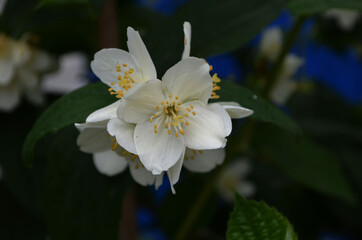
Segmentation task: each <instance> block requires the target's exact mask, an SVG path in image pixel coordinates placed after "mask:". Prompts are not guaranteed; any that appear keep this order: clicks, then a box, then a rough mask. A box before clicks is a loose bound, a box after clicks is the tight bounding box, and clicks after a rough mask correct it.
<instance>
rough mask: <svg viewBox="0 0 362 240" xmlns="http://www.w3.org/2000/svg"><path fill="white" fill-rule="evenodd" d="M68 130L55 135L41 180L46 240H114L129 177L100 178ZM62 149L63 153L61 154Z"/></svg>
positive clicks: (72, 132) (89, 155) (76, 133)
mask: <svg viewBox="0 0 362 240" xmlns="http://www.w3.org/2000/svg"><path fill="white" fill-rule="evenodd" d="M77 136H78V131H77V130H76V129H75V128H74V127H72V126H70V127H68V128H66V129H64V130H62V131H61V132H60V133H58V134H57V135H56V139H55V142H54V144H53V147H52V148H51V151H50V152H49V156H48V161H47V166H46V176H45V220H46V224H47V230H48V232H49V235H50V236H49V237H50V239H54V240H63V239H69V240H93V239H94V240H98V239H102V240H114V239H117V236H118V230H119V222H120V216H121V207H122V201H123V197H124V194H125V192H126V190H127V189H128V186H129V185H130V183H129V181H128V180H129V177H128V176H127V175H126V174H124V173H123V174H120V175H118V176H115V177H112V178H110V177H107V176H104V175H102V174H100V173H98V171H97V170H96V169H95V167H94V165H93V161H92V155H91V154H85V153H82V152H80V151H79V149H78V146H76V137H77ZM65 149H66V150H65Z"/></svg>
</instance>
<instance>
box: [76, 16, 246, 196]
mask: <svg viewBox="0 0 362 240" xmlns="http://www.w3.org/2000/svg"><path fill="white" fill-rule="evenodd" d="M184 31H185V50H184V53H183V58H185V59H184V60H182V61H181V62H179V63H178V64H176V66H174V67H173V68H171V69H170V70H169V71H167V73H166V74H165V76H164V78H163V82H161V81H160V80H157V78H156V70H155V67H154V65H153V63H152V60H151V58H150V56H149V54H148V52H147V49H146V48H145V46H144V44H143V42H142V40H141V38H140V37H139V35H138V33H137V32H135V31H134V30H133V29H132V28H128V32H127V33H128V48H129V51H130V53H127V52H125V51H122V50H119V49H105V50H101V51H100V52H98V53H97V54H96V55H95V60H94V61H93V62H92V64H91V66H92V69H93V71H94V72H95V74H96V75H97V76H98V77H99V78H100V79H101V80H102V81H103V82H105V83H106V84H108V85H109V86H110V87H111V88H110V89H109V91H110V93H111V94H112V95H116V96H117V98H122V100H121V101H117V102H115V103H113V104H111V105H109V106H107V107H105V108H102V109H100V110H98V111H96V112H94V113H92V114H91V115H89V116H88V118H87V119H86V123H85V124H83V125H77V127H78V128H83V129H84V130H83V131H82V132H81V134H80V136H79V138H78V144H79V145H80V146H81V150H82V151H85V152H91V153H93V157H94V161H95V165H96V167H97V169H98V170H99V171H100V172H102V173H104V174H107V175H112V174H117V173H119V172H122V171H123V170H124V169H125V167H126V165H127V164H126V163H127V161H125V159H124V156H123V157H122V152H123V153H126V155H128V154H130V156H133V157H134V160H135V161H136V162H137V161H140V162H139V163H138V162H137V165H134V164H133V165H134V166H132V165H130V170H131V174H132V176H133V177H134V179H135V180H136V182H138V183H140V184H141V185H152V184H155V185H156V187H158V185H159V184H161V182H162V176H163V173H164V172H165V171H166V172H167V175H168V177H169V179H170V182H171V188H172V191H173V192H174V189H173V184H175V183H176V182H177V181H178V179H179V175H180V171H181V167H182V165H183V162H184V161H183V160H184V156H185V159H189V158H190V160H197V161H193V162H192V161H190V162H189V163H185V167H186V168H188V169H190V170H192V171H197V172H206V171H209V170H211V169H212V168H214V167H215V166H216V165H218V164H220V163H221V162H222V161H223V160H224V154H225V153H224V149H222V147H224V145H225V142H226V139H225V137H226V136H227V135H229V134H230V131H231V120H230V116H231V117H236V118H240V117H245V116H248V115H250V114H251V113H252V111H251V110H249V109H245V108H242V107H240V105H239V104H237V103H233V102H230V103H223V102H221V103H220V104H207V101H208V99H209V98H211V95H212V96H213V97H212V98H217V95H216V94H212V93H213V90H217V89H218V86H216V84H217V82H218V81H219V79H218V78H217V76H216V75H215V76H214V77H213V78H211V77H210V75H209V65H208V64H206V63H205V62H204V60H201V59H197V58H190V57H189V54H190V44H191V43H190V40H191V26H190V24H189V23H185V24H184ZM213 82H214V84H215V85H214V87H213ZM164 83H165V84H164ZM163 84H164V85H163ZM171 92H172V93H173V94H175V95H173V96H172V93H171ZM155 101H156V102H155ZM162 102H163V103H162ZM116 109H117V113H118V114H117V115H118V117H117V116H115V111H116ZM150 112H151V113H150ZM229 114H230V116H229ZM155 124H159V125H161V124H162V126H163V128H162V127H161V126H160V128H158V125H155ZM105 125H106V128H107V131H105ZM95 126H97V127H95ZM99 126H102V127H99ZM185 126H187V127H186V128H187V129H186V128H185V130H184V128H183V127H185ZM95 129H96V130H95ZM193 129H196V130H195V131H194V130H193ZM210 129H212V131H210ZM148 130H151V131H150V132H147V131H148ZM94 131H98V134H101V132H102V134H104V135H107V134H108V135H109V137H110V139H108V141H106V140H105V139H104V138H103V139H102V138H97V135H88V136H87V135H84V134H86V133H88V132H94ZM107 132H108V133H107ZM142 132H145V135H142ZM157 132H158V133H157ZM183 135H185V139H184V136H183ZM84 136H85V137H84ZM112 137H114V138H112ZM185 142H186V144H185ZM111 144H112V146H116V148H114V147H112V148H113V150H112V149H111V147H110V145H111ZM115 144H116V145H115ZM163 144H165V145H164V146H162V145H163ZM99 146H101V147H99ZM88 147H89V148H88ZM186 147H191V148H193V149H198V151H197V154H194V152H195V151H196V150H191V149H187V150H186V153H185V149H186ZM204 149H212V150H204ZM100 153H102V154H100ZM106 154H109V155H112V156H113V157H108V160H105V161H102V159H105V158H104V157H105V156H106ZM190 154H191V155H190ZM120 158H121V159H120ZM117 161H118V162H117ZM153 161H155V162H154V163H152V162H153ZM129 163H130V164H131V163H132V162H129ZM145 163H146V164H145ZM136 166H138V167H137V168H136ZM139 166H142V168H140V167H139ZM143 167H145V168H143ZM135 169H137V171H135ZM132 171H133V172H135V173H139V174H138V175H135V174H133V173H132ZM151 172H152V173H151ZM143 175H144V176H143ZM142 176H143V177H142ZM160 179H161V180H160Z"/></svg>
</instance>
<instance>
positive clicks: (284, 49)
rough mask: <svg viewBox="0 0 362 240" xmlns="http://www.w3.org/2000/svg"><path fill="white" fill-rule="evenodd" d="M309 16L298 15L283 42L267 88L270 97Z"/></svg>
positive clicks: (267, 94) (266, 93)
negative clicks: (287, 57)
mask: <svg viewBox="0 0 362 240" xmlns="http://www.w3.org/2000/svg"><path fill="white" fill-rule="evenodd" d="M306 18H307V16H301V17H298V18H297V20H296V22H295V23H294V25H293V28H292V30H291V31H290V32H289V34H288V36H287V37H286V39H285V44H283V46H282V49H281V51H280V53H279V55H278V58H277V60H276V62H275V64H274V67H273V69H272V70H271V74H270V79H269V81H268V85H267V86H266V88H265V91H264V95H265V96H266V97H267V98H268V97H269V94H270V92H271V91H272V90H273V88H274V86H275V84H276V83H277V82H278V77H279V75H280V72H281V69H282V67H283V64H284V59H285V57H286V56H287V54H288V53H289V51H290V49H291V48H292V45H293V43H294V41H295V39H296V38H297V37H298V34H299V31H300V29H301V27H302V26H303V23H304V21H305V19H306Z"/></svg>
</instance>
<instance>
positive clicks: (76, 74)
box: [41, 52, 88, 94]
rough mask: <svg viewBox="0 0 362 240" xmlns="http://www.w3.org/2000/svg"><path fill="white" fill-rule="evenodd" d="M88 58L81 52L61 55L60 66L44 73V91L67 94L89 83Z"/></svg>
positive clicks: (42, 86) (42, 85)
mask: <svg viewBox="0 0 362 240" xmlns="http://www.w3.org/2000/svg"><path fill="white" fill-rule="evenodd" d="M87 64H88V60H87V57H86V56H85V54H83V53H81V52H71V53H66V54H63V55H61V56H60V57H59V68H58V70H57V71H55V72H53V73H49V74H46V75H44V77H43V81H42V84H41V88H42V91H43V92H46V93H53V94H65V93H68V92H71V91H73V90H75V89H77V88H80V87H83V86H85V85H86V84H87V83H88V80H87V79H88V77H87V74H88V67H87Z"/></svg>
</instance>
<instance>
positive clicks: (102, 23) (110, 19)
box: [98, 0, 120, 49]
mask: <svg viewBox="0 0 362 240" xmlns="http://www.w3.org/2000/svg"><path fill="white" fill-rule="evenodd" d="M119 33H120V31H119V27H118V12H117V2H116V0H107V1H106V2H105V4H104V7H103V9H102V11H101V13H100V14H99V19H98V34H99V39H98V40H99V48H100V49H103V48H111V47H115V48H117V47H119V42H120V41H119Z"/></svg>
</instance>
